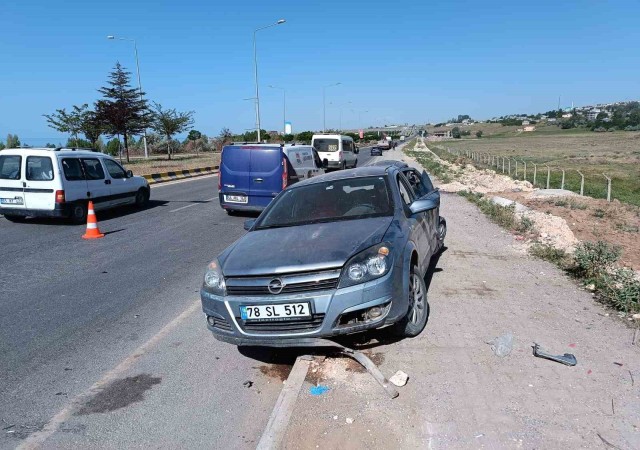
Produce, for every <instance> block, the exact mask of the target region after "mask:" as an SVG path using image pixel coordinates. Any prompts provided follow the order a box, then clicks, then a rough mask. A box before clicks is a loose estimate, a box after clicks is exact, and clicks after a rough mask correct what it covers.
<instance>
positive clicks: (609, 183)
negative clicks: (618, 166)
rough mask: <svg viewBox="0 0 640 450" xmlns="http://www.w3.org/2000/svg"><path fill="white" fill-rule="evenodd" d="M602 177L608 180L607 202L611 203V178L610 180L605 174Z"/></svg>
mask: <svg viewBox="0 0 640 450" xmlns="http://www.w3.org/2000/svg"><path fill="white" fill-rule="evenodd" d="M602 176H603V177H605V178H606V179H607V201H608V202H610V201H611V178H609V177H608V176H606V175H605V174H602Z"/></svg>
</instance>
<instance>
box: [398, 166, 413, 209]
mask: <svg viewBox="0 0 640 450" xmlns="http://www.w3.org/2000/svg"><path fill="white" fill-rule="evenodd" d="M397 181H398V189H399V190H400V197H402V202H403V203H404V204H405V206H409V205H410V204H411V202H412V201H413V197H412V196H411V192H410V191H409V189H410V188H409V187H408V183H407V182H406V179H405V178H404V176H403V175H402V174H398V179H397Z"/></svg>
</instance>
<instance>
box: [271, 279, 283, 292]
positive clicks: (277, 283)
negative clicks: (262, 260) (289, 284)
mask: <svg viewBox="0 0 640 450" xmlns="http://www.w3.org/2000/svg"><path fill="white" fill-rule="evenodd" d="M268 288H269V292H271V293H272V294H279V293H280V292H282V289H283V288H284V283H283V282H282V280H281V279H280V278H274V279H273V280H271V281H270V282H269V286H268Z"/></svg>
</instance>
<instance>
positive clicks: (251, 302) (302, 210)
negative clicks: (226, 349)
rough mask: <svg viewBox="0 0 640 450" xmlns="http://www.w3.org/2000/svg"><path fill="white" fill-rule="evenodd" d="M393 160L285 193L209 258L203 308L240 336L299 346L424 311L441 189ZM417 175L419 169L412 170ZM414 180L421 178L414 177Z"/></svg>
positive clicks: (223, 329)
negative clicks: (238, 236) (427, 188)
mask: <svg viewBox="0 0 640 450" xmlns="http://www.w3.org/2000/svg"><path fill="white" fill-rule="evenodd" d="M403 169H407V168H403V167H398V166H397V165H395V164H394V163H393V162H391V163H390V164H388V165H384V166H366V167H362V168H357V169H351V170H344V171H339V172H333V173H329V174H325V175H322V176H319V177H315V178H312V179H309V180H305V181H302V182H300V183H297V184H295V185H293V186H290V187H289V188H287V189H286V190H285V191H283V192H282V193H280V194H279V195H278V197H276V198H275V199H274V200H273V202H272V203H271V204H270V205H269V206H268V208H267V209H266V210H265V211H264V212H263V213H262V214H261V215H260V217H258V219H257V220H249V221H247V223H245V228H247V229H248V230H249V232H248V233H247V234H246V235H244V236H243V237H242V238H241V239H239V240H238V241H236V242H235V243H234V244H233V245H231V246H230V247H228V248H227V249H226V250H224V251H223V252H222V253H221V254H220V255H219V256H218V258H216V259H215V260H214V261H212V262H211V264H209V266H208V268H207V270H206V273H205V276H204V283H203V286H202V289H201V300H202V308H203V311H204V313H205V315H206V318H207V325H208V327H209V329H210V330H211V331H212V332H213V334H214V336H215V337H216V338H217V339H219V340H221V341H225V342H229V343H232V344H236V345H264V346H296V345H305V344H306V343H311V342H312V340H311V339H309V338H329V337H332V336H338V335H344V334H351V333H356V332H360V331H364V330H368V329H376V328H383V327H388V326H393V327H394V331H395V332H397V333H398V334H399V335H402V336H407V337H411V336H416V335H418V334H419V333H420V332H421V331H422V330H423V329H424V327H425V325H426V322H427V318H428V307H429V306H428V303H427V292H426V286H425V282H424V275H425V273H426V271H427V269H428V268H429V265H430V261H431V258H432V256H433V255H434V254H436V253H437V252H438V251H439V250H440V249H441V248H442V246H443V244H444V237H445V234H446V222H444V220H443V219H442V218H441V217H440V216H439V205H440V193H439V192H438V190H437V189H435V188H433V185H432V184H431V181H430V180H429V177H428V175H427V174H426V173H424V172H423V173H422V174H420V175H419V177H420V181H421V186H422V187H423V188H424V186H427V185H428V186H430V187H431V190H430V192H424V189H422V190H418V189H417V186H416V185H414V186H412V184H411V183H410V182H409V180H408V179H407V177H406V176H405V175H404V174H403V173H402V171H403ZM413 175H414V176H415V174H413ZM414 181H416V180H414Z"/></svg>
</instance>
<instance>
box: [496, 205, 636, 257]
mask: <svg viewBox="0 0 640 450" xmlns="http://www.w3.org/2000/svg"><path fill="white" fill-rule="evenodd" d="M500 195H501V196H503V197H506V198H509V199H511V200H515V201H517V202H520V203H522V204H524V205H525V206H527V207H529V208H531V209H532V210H534V211H535V212H536V215H546V216H547V217H552V216H557V217H560V218H562V219H564V221H565V223H566V225H567V227H568V228H569V229H570V230H571V232H572V233H573V235H574V236H575V237H576V238H577V239H578V240H580V241H606V242H608V243H610V244H613V245H618V246H620V247H621V248H622V258H621V259H620V261H621V263H622V264H623V265H626V266H628V267H631V268H633V269H634V270H640V208H638V207H637V206H633V205H627V204H623V203H620V202H619V201H617V200H614V201H612V202H607V201H606V200H600V199H593V198H590V197H579V196H578V197H572V198H570V199H566V198H551V199H535V198H531V197H530V196H529V195H528V194H527V193H524V192H503V193H500ZM549 215H552V216H549Z"/></svg>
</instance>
